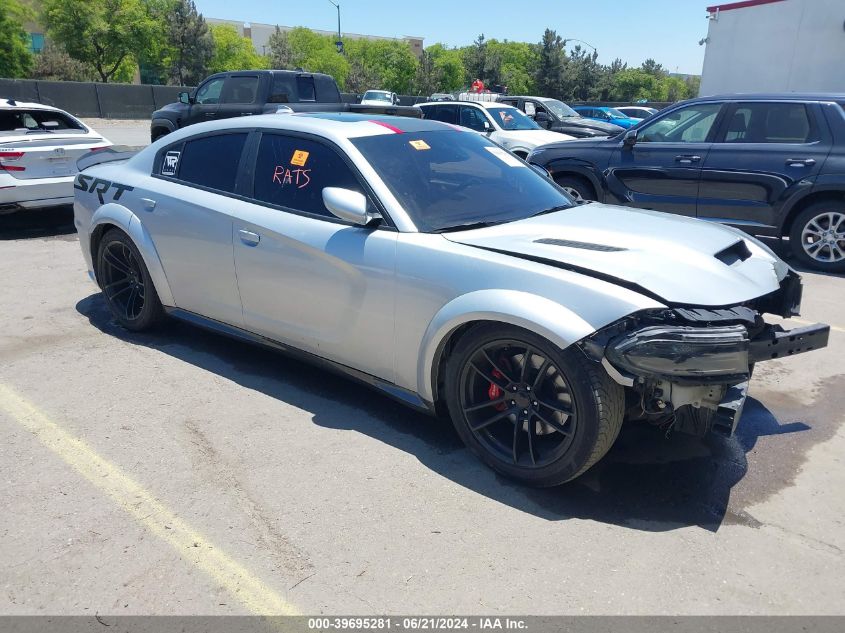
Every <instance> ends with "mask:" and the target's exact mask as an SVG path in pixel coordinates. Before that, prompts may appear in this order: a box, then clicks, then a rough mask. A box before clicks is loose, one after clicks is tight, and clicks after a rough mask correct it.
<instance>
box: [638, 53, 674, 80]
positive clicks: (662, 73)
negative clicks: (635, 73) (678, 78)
mask: <svg viewBox="0 0 845 633" xmlns="http://www.w3.org/2000/svg"><path fill="white" fill-rule="evenodd" d="M640 69H641V70H642V71H643V72H644V73H646V74H648V75H651V76H652V77H657V78H658V79H663V78H664V77H666V76H667V75H668V73H667V72H666V70H665V69H664V68H663V65H662V64H658V63H657V62H656V61H654V60H653V59H651V58H650V57H649V58H648V59H647V60H645V61H644V62H643V65H642V66H640Z"/></svg>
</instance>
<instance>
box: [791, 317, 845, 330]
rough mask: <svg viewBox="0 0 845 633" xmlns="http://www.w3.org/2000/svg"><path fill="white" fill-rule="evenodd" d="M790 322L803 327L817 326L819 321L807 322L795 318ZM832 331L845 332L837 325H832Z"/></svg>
mask: <svg viewBox="0 0 845 633" xmlns="http://www.w3.org/2000/svg"><path fill="white" fill-rule="evenodd" d="M789 320H790V321H795V322H796V323H801V324H802V325H815V324H816V323H817V321H806V320H804V319H795V318H793V319H789ZM830 329H831V330H833V331H834V332H845V328H842V327H839V326H836V325H831V326H830Z"/></svg>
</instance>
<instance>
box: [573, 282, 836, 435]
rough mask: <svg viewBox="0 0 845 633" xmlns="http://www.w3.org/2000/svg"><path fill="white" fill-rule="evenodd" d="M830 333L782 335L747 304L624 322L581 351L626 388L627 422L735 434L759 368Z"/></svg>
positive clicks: (814, 330) (789, 299) (787, 300)
mask: <svg viewBox="0 0 845 633" xmlns="http://www.w3.org/2000/svg"><path fill="white" fill-rule="evenodd" d="M784 295H785V296H784V297H781V298H780V299H781V300H782V301H783V304H792V303H793V301H794V298H795V291H794V289H793V288H792V287H791V286H787V291H786V292H785V293H784ZM766 299H767V301H770V302H774V300H775V298H774V297H768V298H766ZM829 333H830V327H829V326H827V325H823V324H816V325H810V326H807V327H802V328H797V329H794V330H784V329H783V328H782V327H781V326H779V325H772V324H767V323H765V322H764V321H763V319H762V316H761V315H760V313H759V312H758V311H757V310H754V309H752V308H750V307H748V306H735V307H728V308H719V309H707V308H676V309H665V310H649V311H645V312H641V313H638V314H635V315H631V316H629V317H626V318H625V319H622V320H620V321H618V322H616V323H614V324H612V325H610V326H608V327H606V328H603V329H602V330H600V331H598V332H596V333H595V334H594V335H593V336H591V337H589V338H588V339H585V340H584V341H581V343H580V347H581V349H582V350H583V351H584V352H585V353H586V354H587V355H588V356H589V357H591V358H593V359H594V360H596V361H598V362H601V363H602V364H603V365H604V367H605V369H606V370H607V371H608V373H609V374H610V375H611V377H612V378H613V379H614V380H616V382H618V383H620V384H622V385H623V386H625V387H626V393H627V394H628V410H627V411H626V417H628V418H629V419H639V420H644V421H647V422H650V423H652V424H657V425H660V426H666V427H670V428H672V429H674V430H677V431H681V432H685V433H692V434H695V435H704V434H706V433H707V432H709V431H710V430H720V431H721V432H724V433H726V434H728V435H730V434H732V433H733V431H734V429H735V428H736V424H737V422H738V420H739V416H740V415H741V413H742V407H743V403H744V401H745V395H746V390H747V385H748V380H749V379H750V377H751V373H752V371H753V369H754V365H755V363H758V362H762V361H766V360H771V359H775V358H784V357H788V356H793V355H795V354H801V353H804V352H809V351H812V350H815V349H820V348H822V347H825V346H826V345H827V340H828V336H829Z"/></svg>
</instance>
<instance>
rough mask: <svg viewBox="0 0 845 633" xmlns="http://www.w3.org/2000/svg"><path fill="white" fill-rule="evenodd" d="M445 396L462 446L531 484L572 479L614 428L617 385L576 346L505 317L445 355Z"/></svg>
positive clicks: (598, 454)
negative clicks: (565, 345) (557, 343)
mask: <svg viewBox="0 0 845 633" xmlns="http://www.w3.org/2000/svg"><path fill="white" fill-rule="evenodd" d="M444 387H445V395H446V404H447V406H448V409H449V415H450V417H451V418H452V422H453V424H454V425H455V429H456V430H457V432H458V435H460V437H461V439H462V440H463V441H464V443H465V444H466V445H467V447H468V448H469V449H470V450H471V451H472V452H473V453H475V454H476V455H477V456H478V457H479V458H480V459H481V460H482V461H483V462H484V463H485V464H487V465H488V466H490V467H491V468H492V469H493V470H495V471H497V472H499V473H501V474H503V475H505V476H507V477H510V478H512V479H515V480H517V481H519V482H521V483H523V484H527V485H530V486H538V487H543V486H556V485H558V484H562V483H564V482H566V481H570V480H572V479H575V478H576V477H578V476H579V475H581V474H583V473H584V472H585V471H586V470H587V469H588V468H590V467H591V466H592V465H593V464H595V463H596V462H597V461H598V460H599V459H601V458H602V457H603V456H604V455H605V454H606V453H607V451H608V450H610V447H611V446H612V445H613V442H614V441H615V440H616V438H617V436H618V435H619V429H620V428H621V426H622V419H623V409H624V401H625V398H624V390H623V389H622V387H621V386H619V385H618V384H617V383H615V382H614V381H613V380H612V379H611V378H610V377H609V376H608V375H607V372H605V370H604V369H603V368H602V367H601V365H598V364H597V363H594V362H592V361H590V360H588V359H587V358H586V357H585V356H584V355H583V354H582V353H581V351H580V350H579V349H577V348H573V347H570V348H567V349H565V350H561V349H559V348H558V347H556V346H555V345H553V344H552V343H550V342H549V341H547V340H545V339H544V338H542V337H540V336H538V335H536V334H534V333H533V332H528V331H526V330H523V329H521V328H516V327H513V326H509V325H499V324H494V325H483V326H477V327H475V328H473V329H471V330H469V331H468V332H467V333H466V334H464V336H462V337H461V339H460V340H459V341H458V343H457V344H456V345H455V349H454V351H453V353H452V354H451V356H450V357H449V359H448V360H447V363H446V380H445V385H444Z"/></svg>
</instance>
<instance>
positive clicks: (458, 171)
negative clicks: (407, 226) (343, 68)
mask: <svg viewBox="0 0 845 633" xmlns="http://www.w3.org/2000/svg"><path fill="white" fill-rule="evenodd" d="M352 143H353V144H354V145H355V147H357V148H358V150H359V151H360V152H361V154H363V155H364V158H365V159H366V160H367V161H368V162H369V163H370V165H371V166H372V167H373V169H374V170H375V171H376V173H377V174H378V175H379V176H380V177H381V179H382V180H383V181H384V183H385V185H387V187H388V189H390V191H391V193H392V194H393V195H394V196H395V197H396V199H397V200H398V201H399V203H400V204H401V205H402V206H403V207H404V209H405V210H406V211H407V213H408V215H409V216H410V217H411V219H412V220H413V222H414V224H416V225H417V228H418V229H419V230H420V231H422V232H428V233H430V232H436V231H442V230H448V229H451V228H457V227H461V226H463V225H471V224H478V223H485V224H499V223H503V222H512V221H514V220H521V219H524V218H527V217H530V216H533V215H536V214H538V213H540V212H542V211H548V210H549V209H554V208H558V207H569V206H572V201H571V200H570V198H568V197H567V196H566V194H565V193H563V190H562V189H560V188H559V187H558V186H557V185H555V184H554V183H553V182H552V181H550V180H548V179H546V178H544V177H543V176H541V175H540V174H538V173H537V172H536V171H534V170H533V169H531V168H530V167H529V166H528V165H527V164H526V163H525V162H523V161H521V160H520V159H518V158H516V157H515V156H514V155H512V154H510V153H508V152H507V151H505V150H504V149H502V148H501V147H499V146H498V145H496V144H494V143H492V142H491V141H489V140H488V139H487V138H486V137H484V136H482V135H480V134H473V133H471V132H459V131H457V130H438V131H429V132H417V133H405V134H379V135H377V136H367V137H362V138H356V139H352Z"/></svg>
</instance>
